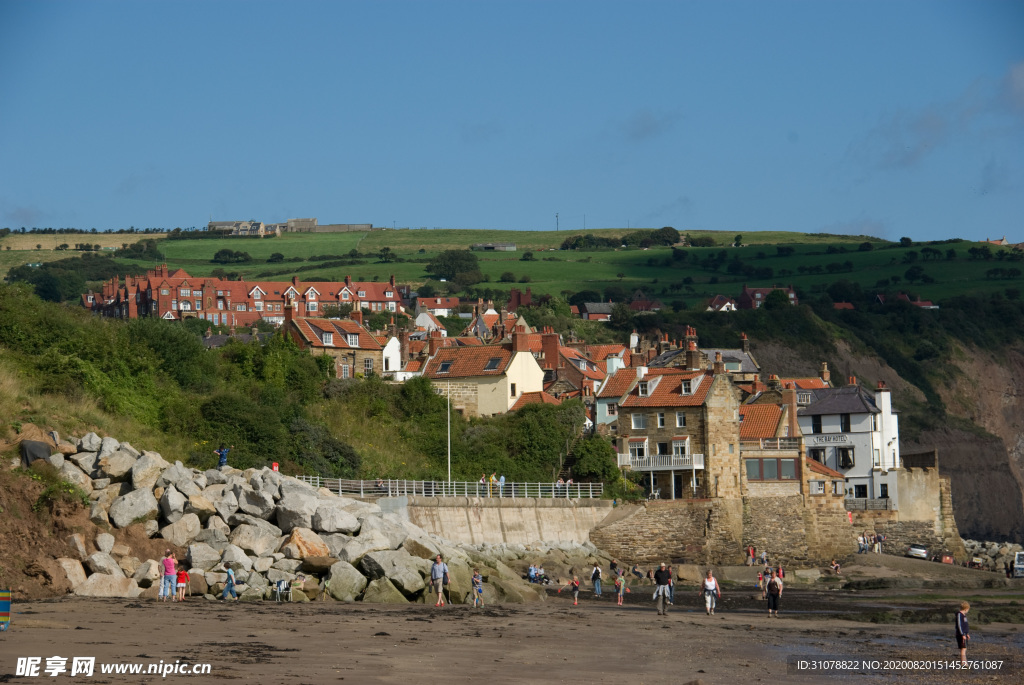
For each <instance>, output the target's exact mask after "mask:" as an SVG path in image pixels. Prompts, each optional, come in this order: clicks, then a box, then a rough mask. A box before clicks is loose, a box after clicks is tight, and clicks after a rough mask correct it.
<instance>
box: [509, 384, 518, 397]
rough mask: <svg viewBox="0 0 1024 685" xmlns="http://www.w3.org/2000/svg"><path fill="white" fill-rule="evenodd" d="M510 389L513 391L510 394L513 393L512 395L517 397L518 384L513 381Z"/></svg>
mask: <svg viewBox="0 0 1024 685" xmlns="http://www.w3.org/2000/svg"><path fill="white" fill-rule="evenodd" d="M509 389H510V391H511V392H510V393H509V394H510V395H511V396H512V397H515V396H516V384H515V383H512V384H511V385H510V387H509Z"/></svg>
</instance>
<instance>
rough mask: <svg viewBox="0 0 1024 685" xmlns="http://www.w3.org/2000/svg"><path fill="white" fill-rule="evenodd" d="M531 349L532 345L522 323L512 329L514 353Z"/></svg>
mask: <svg viewBox="0 0 1024 685" xmlns="http://www.w3.org/2000/svg"><path fill="white" fill-rule="evenodd" d="M529 351H530V345H529V343H527V342H526V329H525V328H523V326H522V325H519V326H516V328H515V330H514V331H512V354H515V353H516V352H529Z"/></svg>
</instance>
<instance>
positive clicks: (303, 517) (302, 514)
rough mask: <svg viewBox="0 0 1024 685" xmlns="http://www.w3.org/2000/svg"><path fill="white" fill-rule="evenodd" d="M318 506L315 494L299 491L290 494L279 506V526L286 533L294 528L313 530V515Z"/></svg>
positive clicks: (277, 511) (277, 512)
mask: <svg viewBox="0 0 1024 685" xmlns="http://www.w3.org/2000/svg"><path fill="white" fill-rule="evenodd" d="M318 504H319V500H318V499H317V497H316V495H315V494H313V495H309V494H304V493H301V492H299V491H297V490H296V491H292V492H289V494H288V495H286V496H284V497H282V498H281V501H280V502H278V504H277V510H276V512H275V515H276V517H277V525H278V526H279V527H280V528H281V530H283V531H284V532H286V533H287V532H290V531H291V530H292V529H293V528H312V527H313V514H315V513H316V509H317V505H318Z"/></svg>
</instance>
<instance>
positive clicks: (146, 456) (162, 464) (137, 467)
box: [132, 451, 170, 490]
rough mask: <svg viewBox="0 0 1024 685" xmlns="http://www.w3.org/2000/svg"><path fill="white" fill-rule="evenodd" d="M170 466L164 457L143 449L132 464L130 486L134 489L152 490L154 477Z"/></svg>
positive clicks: (154, 482)
mask: <svg viewBox="0 0 1024 685" xmlns="http://www.w3.org/2000/svg"><path fill="white" fill-rule="evenodd" d="M168 467H170V464H168V463H167V462H166V461H164V458H163V457H161V456H160V455H159V454H157V453H156V452H149V451H144V452H143V453H142V456H140V457H139V458H138V459H136V460H135V464H134V465H133V466H132V486H133V487H134V488H135V489H136V490H140V489H143V488H144V489H146V490H152V489H153V486H154V485H156V479H157V478H159V477H160V474H161V473H162V472H163V470H164V469H166V468H168Z"/></svg>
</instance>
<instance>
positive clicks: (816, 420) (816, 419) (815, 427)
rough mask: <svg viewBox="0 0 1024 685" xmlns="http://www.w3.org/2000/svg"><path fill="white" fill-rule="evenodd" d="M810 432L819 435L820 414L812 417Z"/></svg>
mask: <svg viewBox="0 0 1024 685" xmlns="http://www.w3.org/2000/svg"><path fill="white" fill-rule="evenodd" d="M811 432H812V433H820V432H821V415H820V414H819V415H818V416H812V417H811Z"/></svg>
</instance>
